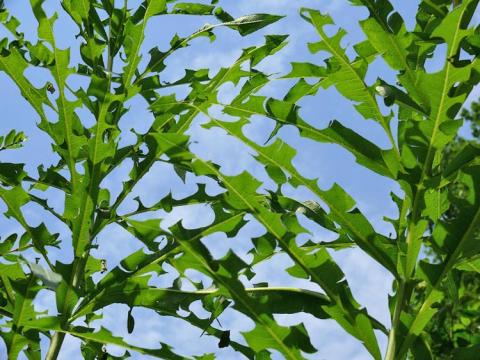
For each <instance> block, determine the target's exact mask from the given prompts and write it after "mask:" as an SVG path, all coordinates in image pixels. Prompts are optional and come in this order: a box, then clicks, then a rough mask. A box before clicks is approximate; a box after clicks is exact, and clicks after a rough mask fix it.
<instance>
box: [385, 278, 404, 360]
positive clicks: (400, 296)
mask: <svg viewBox="0 0 480 360" xmlns="http://www.w3.org/2000/svg"><path fill="white" fill-rule="evenodd" d="M396 300H397V301H396V303H395V309H394V311H393V318H392V328H391V329H390V332H389V334H388V345H387V352H386V354H385V360H395V359H396V358H395V352H396V349H397V342H396V339H397V334H398V327H399V325H400V314H401V313H402V310H403V304H405V283H404V282H401V283H400V284H399V288H398V292H397V299H396Z"/></svg>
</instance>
